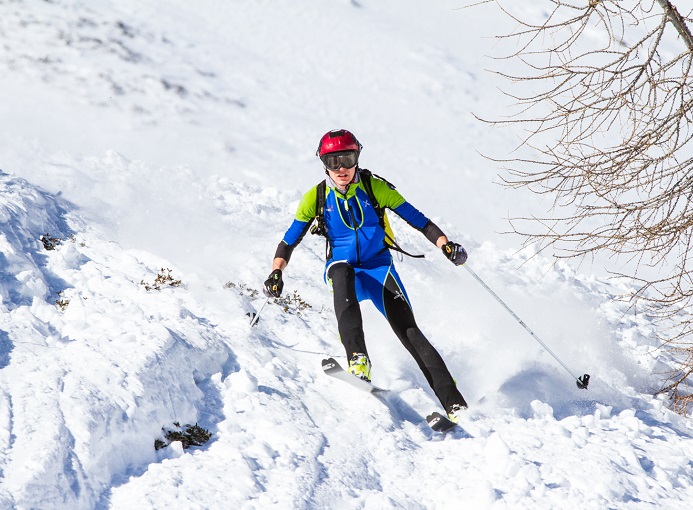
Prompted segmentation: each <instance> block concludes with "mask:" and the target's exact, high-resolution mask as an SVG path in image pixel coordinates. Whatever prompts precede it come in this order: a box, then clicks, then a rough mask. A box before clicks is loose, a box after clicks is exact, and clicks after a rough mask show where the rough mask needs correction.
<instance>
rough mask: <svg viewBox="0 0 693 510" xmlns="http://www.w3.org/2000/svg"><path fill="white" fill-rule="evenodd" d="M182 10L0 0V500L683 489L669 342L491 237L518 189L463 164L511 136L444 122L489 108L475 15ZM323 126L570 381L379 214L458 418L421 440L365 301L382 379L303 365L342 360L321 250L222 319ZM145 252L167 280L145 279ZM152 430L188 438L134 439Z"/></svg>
mask: <svg viewBox="0 0 693 510" xmlns="http://www.w3.org/2000/svg"><path fill="white" fill-rule="evenodd" d="M191 5H192V4H189V3H187V2H182V1H178V0H172V1H171V2H167V4H166V6H165V7H161V6H160V4H159V3H155V2H149V1H141V2H133V1H129V0H123V1H119V2H112V1H109V0H100V1H98V2H88V3H87V2H79V1H67V0H65V1H54V2H42V3H40V4H39V3H28V2H7V3H2V4H0V10H1V11H2V14H3V15H2V16H0V31H1V32H2V34H3V44H2V46H0V69H1V70H2V71H3V81H2V82H0V92H2V94H3V97H10V98H12V100H11V101H3V102H1V104H2V106H0V109H1V110H0V112H1V113H2V115H3V118H4V119H8V122H6V123H5V124H4V125H3V127H2V128H0V135H2V136H0V168H2V172H1V173H0V187H1V190H0V220H1V223H0V247H1V248H2V249H1V251H0V299H1V300H2V301H1V302H0V307H1V314H0V508H3V509H4V508H8V509H14V508H17V509H29V508H32V509H33V508H41V509H44V508H46V509H47V508H60V509H80V508H85V509H86V508H97V509H106V508H114V509H126V508H127V509H130V508H152V509H163V508H185V509H188V508H189V509H198V508H199V509H217V508H219V509H223V508H311V509H312V508H373V509H376V508H377V509H382V508H449V507H453V508H457V507H464V508H499V509H500V508H513V509H514V508H576V507H577V508H595V509H597V508H599V509H601V508H652V507H654V508H688V507H689V506H690V501H692V500H693V488H692V487H693V462H691V460H690V459H691V458H693V446H691V445H692V444H693V443H692V442H691V441H690V439H691V435H692V434H693V427H691V425H690V423H689V421H688V420H686V419H684V418H681V417H679V416H677V415H675V414H673V413H671V412H670V411H668V410H667V409H666V402H665V401H664V400H662V399H660V398H652V397H651V396H649V395H650V394H651V392H652V390H653V389H654V388H656V387H657V385H658V384H659V383H660V380H661V379H660V377H661V373H662V372H663V371H664V370H666V368H667V365H666V362H667V359H666V358H665V357H664V355H663V354H662V353H660V352H659V351H657V350H656V342H655V339H654V330H653V325H652V324H651V323H650V322H649V321H648V320H647V318H646V317H643V316H640V315H634V314H633V313H632V310H629V309H628V307H627V305H626V304H625V303H623V302H621V301H619V300H618V299H617V297H618V296H620V295H622V294H624V293H627V291H628V290H629V288H628V283H627V282H625V281H621V280H605V279H603V278H600V277H597V276H593V275H589V274H584V273H582V272H580V271H578V270H576V269H575V268H572V267H570V266H568V265H564V264H559V265H555V266H552V265H551V264H550V261H549V260H546V259H545V258H543V257H542V256H535V257H532V255H533V254H532V253H531V252H529V251H526V250H525V251H521V252H517V251H516V250H514V249H512V246H513V245H514V244H516V240H513V239H509V238H507V237H501V236H499V235H497V234H496V233H495V232H496V231H499V230H503V228H504V227H503V223H502V221H501V219H502V217H503V216H504V214H505V213H506V212H507V210H508V209H510V208H511V207H512V208H513V209H514V210H518V211H520V212H521V210H523V209H524V208H525V207H534V206H535V205H536V204H535V203H531V204H530V203H529V202H528V200H530V199H529V198H527V197H526V196H524V195H522V194H518V195H513V202H512V203H509V202H508V200H509V198H508V197H507V196H506V193H504V192H502V191H501V190H499V189H498V187H497V186H495V185H494V184H493V178H494V175H495V171H496V170H495V168H494V167H493V166H492V165H490V164H489V162H487V161H484V160H483V159H481V158H478V157H477V156H476V155H475V150H477V149H478V150H483V149H484V148H485V147H490V146H493V145H498V144H500V145H503V144H504V143H508V142H509V141H508V140H507V139H506V138H504V137H508V136H509V135H507V134H498V133H489V132H486V130H485V128H483V127H482V126H479V125H478V124H476V123H475V122H474V121H473V119H472V117H471V115H470V112H471V111H473V110H475V109H476V108H478V107H484V108H487V109H489V110H491V111H493V109H494V108H497V109H501V108H502V105H501V104H500V103H494V100H495V99H494V98H495V97H496V96H495V94H494V90H493V86H494V82H493V78H492V77H491V76H489V75H486V74H484V73H483V72H482V71H481V70H482V68H483V67H484V64H483V54H482V51H481V48H484V47H486V48H488V47H489V44H488V42H487V41H485V40H483V39H480V38H479V35H480V33H482V32H483V30H482V28H484V27H486V28H488V26H489V23H491V21H492V18H488V17H484V16H488V13H487V12H486V11H484V10H483V9H482V10H477V11H468V10H467V11H456V10H453V8H454V7H456V4H455V3H454V2H441V3H440V5H436V6H434V7H431V6H428V5H425V4H421V3H419V2H414V1H409V0H408V1H400V2H394V1H389V0H388V1H381V2H366V1H359V2H355V1H351V2H349V1H346V0H344V1H333V2H329V3H327V2H317V1H316V0H312V1H311V0H302V1H300V2H288V1H284V0H275V1H273V2H267V1H262V0H258V1H252V2H251V1H238V2H233V3H228V2H227V3H222V2H213V1H211V0H201V1H200V2H196V3H195V6H194V8H193V7H191ZM470 12H474V13H475V14H474V15H475V16H479V18H478V19H475V18H474V17H473V16H472V15H471V14H470ZM344 27H348V28H349V29H350V30H348V33H347V34H346V35H345V34H344V32H345V31H344V30H340V29H343V28H344ZM384 63H387V65H384ZM338 126H344V127H349V128H351V129H353V130H354V131H355V132H356V133H357V135H358V136H359V137H360V138H361V141H362V142H363V143H364V146H365V147H366V149H365V150H364V154H363V161H362V162H363V163H364V165H366V166H369V167H370V168H372V169H373V170H374V171H376V173H381V174H383V175H385V176H386V177H388V178H392V180H393V181H394V182H395V183H396V184H397V185H398V188H399V189H400V190H401V191H402V193H403V194H404V195H405V196H406V197H407V198H409V199H410V200H411V201H412V202H413V203H414V204H415V205H417V206H419V207H420V208H421V209H422V210H424V211H425V212H426V213H428V214H429V215H430V216H432V217H433V218H434V219H435V220H436V222H437V223H439V225H440V226H441V227H442V228H443V229H444V230H445V231H446V232H448V234H449V235H450V236H451V237H452V238H453V239H456V240H459V241H460V242H462V243H463V244H464V245H465V246H466V247H467V248H468V249H469V252H470V260H469V264H470V266H471V267H472V268H473V269H474V271H475V272H477V273H478V274H479V275H480V276H481V277H482V278H483V279H484V281H485V282H487V283H488V285H490V286H491V287H492V288H493V289H495V290H496V291H497V292H498V293H499V294H500V295H501V296H502V297H503V299H505V300H507V302H508V304H509V305H510V306H511V307H512V308H513V309H514V310H516V311H517V313H518V314H519V315H520V316H521V317H522V318H523V319H524V320H525V321H527V323H528V324H529V325H530V327H531V328H533V329H534V330H535V331H536V332H537V333H538V334H539V335H540V336H541V338H542V339H544V340H545V341H546V342H547V343H549V344H550V345H551V348H552V350H554V351H555V352H556V354H558V355H559V357H560V358H561V359H562V360H564V361H565V362H566V363H567V364H568V365H569V366H570V368H571V370H574V371H575V372H576V373H578V374H582V373H584V372H589V373H590V374H592V383H591V385H590V389H589V390H588V391H584V390H579V389H577V387H576V386H575V384H574V382H573V381H572V380H571V377H570V376H569V375H568V374H567V373H566V372H565V371H564V370H563V368H562V367H561V366H560V365H558V364H557V363H556V362H555V360H553V359H552V358H551V357H550V356H549V355H548V354H547V353H546V352H545V351H543V350H542V349H541V347H540V346H539V345H538V344H537V343H536V342H534V340H533V339H532V338H531V337H530V336H529V335H528V334H527V333H526V332H525V331H524V330H523V329H522V328H521V327H520V326H519V325H518V324H517V323H516V322H515V321H514V320H513V319H512V318H511V317H510V316H509V315H508V314H507V313H505V312H504V310H503V309H502V308H501V307H500V306H499V305H498V304H497V303H496V302H495V301H494V300H493V299H492V298H491V297H490V296H489V295H488V294H487V293H486V292H485V291H484V290H483V288H481V286H480V285H479V284H478V283H477V282H476V281H474V280H473V279H472V278H471V276H470V275H469V274H467V272H466V271H465V270H464V268H455V267H453V266H452V265H451V264H449V262H447V261H446V260H445V259H444V258H443V257H442V256H441V255H440V254H439V253H437V250H435V248H434V247H432V246H431V245H430V244H429V243H428V242H427V241H426V240H425V239H423V237H422V236H421V235H420V234H418V233H417V232H414V231H412V230H411V229H408V228H407V227H406V225H403V224H402V223H401V222H397V221H394V223H395V225H394V226H395V231H396V233H397V236H398V240H399V241H400V243H401V244H403V245H404V246H406V247H407V248H408V249H410V250H411V251H416V252H419V253H425V254H426V259H424V260H413V259H405V260H402V261H399V262H398V268H399V271H400V273H401V275H402V277H403V279H404V281H405V284H406V285H407V288H408V291H409V294H410V296H411V297H412V300H413V304H414V307H415V312H416V314H417V317H418V320H419V322H420V324H421V326H422V329H423V330H424V332H425V333H426V334H427V336H429V338H430V339H431V340H432V341H433V343H434V344H435V345H436V346H437V347H438V348H439V350H440V351H441V353H442V354H443V356H444V358H445V359H446V361H447V363H448V365H449V367H450V369H451V371H452V372H453V374H454V376H455V377H456V379H457V382H458V385H459V387H460V389H461V391H462V392H463V394H464V395H465V397H466V398H467V400H468V401H469V403H470V405H471V407H470V412H469V416H468V419H467V420H466V421H465V423H464V424H463V427H462V428H460V429H458V430H455V431H453V432H451V433H449V434H447V435H445V436H442V435H439V434H436V433H433V432H431V431H430V429H429V428H428V426H427V425H426V424H425V421H424V419H423V417H424V416H425V415H426V414H428V413H430V412H431V411H433V410H436V409H437V407H438V404H437V402H436V401H435V397H434V396H433V394H432V392H431V391H430V389H429V388H427V386H426V383H425V380H424V379H423V377H422V375H421V374H420V373H419V372H418V369H417V367H416V366H415V364H414V363H413V361H412V360H411V359H410V358H409V357H408V355H407V354H406V352H405V351H404V349H402V348H401V347H400V346H399V345H398V343H397V340H396V339H395V338H394V336H393V335H392V333H391V332H390V331H389V330H388V326H387V324H386V323H385V321H384V320H383V319H382V318H381V317H379V316H378V314H377V312H375V311H374V310H373V308H372V307H370V306H369V305H368V304H365V305H364V317H365V319H366V335H367V339H368V341H369V349H370V351H371V355H372V357H373V361H374V375H373V377H374V382H375V383H377V384H378V385H380V386H383V387H386V388H388V389H390V391H389V392H387V393H386V394H385V395H384V396H382V397H371V396H368V395H365V394H363V393H360V392H358V391H357V390H352V389H351V388H350V387H348V386H346V385H344V384H343V383H340V382H339V381H334V380H331V379H328V378H327V377H325V376H324V375H323V374H322V373H321V370H320V360H321V359H322V358H323V357H325V356H335V357H338V358H339V359H342V357H343V353H342V349H341V346H340V345H339V342H338V340H337V332H336V327H335V323H334V318H333V312H332V305H331V302H330V299H331V296H330V294H329V291H328V290H327V289H326V288H325V286H324V284H323V282H322V266H323V256H324V244H323V241H321V240H320V239H316V238H312V236H310V237H309V238H306V239H305V240H304V242H303V244H302V245H301V247H300V248H298V249H297V250H296V252H295V254H294V257H293V258H292V261H291V265H290V266H289V268H288V269H287V271H286V280H287V286H286V290H285V295H286V296H289V297H292V296H293V297H294V299H291V300H290V301H289V302H288V303H287V305H286V307H285V309H283V307H281V306H277V305H275V304H273V303H272V304H270V305H268V306H267V307H266V308H265V309H264V310H263V312H262V316H261V320H260V322H259V323H258V325H257V326H256V327H254V328H252V329H251V328H250V327H249V325H248V322H249V319H248V317H247V316H246V314H247V313H252V312H253V311H256V310H258V309H259V307H260V306H261V305H262V303H263V301H264V298H262V297H261V296H260V295H258V294H257V292H256V291H257V289H259V288H260V286H261V282H262V281H263V280H264V278H265V277H266V274H267V273H268V272H269V267H270V261H271V257H272V255H273V252H274V248H275V246H276V243H277V242H278V241H279V239H280V238H281V236H282V234H283V232H284V230H285V228H286V227H287V226H288V224H289V222H290V220H291V216H292V214H293V212H294V210H295V207H296V205H297V203H298V200H299V198H300V196H301V193H302V192H303V191H304V190H305V189H307V188H308V187H309V186H311V185H313V184H315V183H316V182H317V180H319V179H320V168H319V165H317V164H316V161H315V159H314V156H313V155H312V151H313V150H314V144H315V142H316V141H317V139H318V138H319V136H320V135H321V134H322V133H323V132H324V131H326V130H327V129H330V128H333V127H338ZM393 135H396V136H393ZM393 162H395V163H393ZM460 176H463V179H458V178H459V177H460ZM440 183H444V185H442V186H441V184H440ZM42 236H44V237H46V236H47V237H50V238H54V239H60V240H61V242H60V243H59V244H58V245H57V246H55V249H52V250H48V249H46V247H45V246H44V244H43V242H42V241H41V237H42ZM169 270H170V274H171V275H172V276H173V277H174V278H175V279H180V280H181V282H182V284H181V285H180V286H167V285H165V286H164V287H163V288H161V289H160V290H147V288H146V286H147V285H149V286H151V285H152V284H153V282H154V281H155V278H156V277H157V275H159V274H169V273H168V271H169ZM303 303H306V304H308V305H310V306H309V307H306V306H305V305H304V304H303ZM174 423H180V424H194V423H199V424H200V425H201V426H203V427H205V428H208V429H209V430H210V431H211V432H212V433H213V436H212V439H211V441H210V442H209V443H207V444H206V445H204V446H201V447H193V448H191V449H189V450H183V449H182V447H181V445H180V444H178V443H173V444H172V445H171V446H169V447H167V448H165V449H163V450H158V451H157V450H155V449H154V440H155V439H157V438H160V437H161V435H162V430H161V429H162V427H166V428H171V427H173V426H174V425H173V424H174Z"/></svg>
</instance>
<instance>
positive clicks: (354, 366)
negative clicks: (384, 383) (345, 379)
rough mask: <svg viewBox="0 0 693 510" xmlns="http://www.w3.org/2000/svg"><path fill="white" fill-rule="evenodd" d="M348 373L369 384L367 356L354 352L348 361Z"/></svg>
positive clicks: (369, 374)
mask: <svg viewBox="0 0 693 510" xmlns="http://www.w3.org/2000/svg"><path fill="white" fill-rule="evenodd" d="M348 371H349V373H350V374H353V375H355V376H356V377H358V378H359V379H363V380H364V381H368V382H371V360H369V359H368V355H366V354H363V353H360V352H355V353H354V354H353V355H352V356H351V359H350V360H349V369H348Z"/></svg>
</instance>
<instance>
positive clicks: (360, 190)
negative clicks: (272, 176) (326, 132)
mask: <svg viewBox="0 0 693 510" xmlns="http://www.w3.org/2000/svg"><path fill="white" fill-rule="evenodd" d="M356 175H357V177H356V179H355V182H353V183H352V184H350V185H349V187H348V189H347V191H346V192H345V193H342V192H341V191H339V190H338V189H337V187H336V186H335V185H334V183H333V182H332V181H331V179H329V177H328V179H327V188H326V192H325V208H324V219H325V227H326V231H327V239H328V253H327V261H326V263H327V265H328V266H329V265H330V264H331V263H332V262H336V261H344V262H348V263H349V264H351V265H353V266H354V267H377V266H379V265H383V264H389V263H390V261H391V255H390V252H389V249H388V248H389V247H390V243H391V240H392V239H393V237H394V236H393V234H392V231H391V229H390V226H389V222H388V221H387V216H385V222H384V227H383V226H381V224H380V220H379V218H378V215H377V213H376V210H375V208H374V207H373V205H372V204H371V201H370V198H369V197H368V193H367V192H366V189H365V188H364V185H363V182H362V180H361V179H360V178H359V175H358V171H357V174H356ZM370 183H371V188H372V191H373V195H374V197H375V199H376V200H377V201H378V204H379V205H380V207H381V208H383V209H385V208H387V209H390V210H392V211H394V212H395V213H396V214H397V215H398V216H400V217H401V218H403V219H404V220H405V221H406V222H407V223H409V224H410V225H411V226H412V227H414V228H415V229H417V230H419V231H421V232H422V233H423V234H424V235H425V236H426V237H427V238H428V239H429V240H430V241H431V242H433V243H434V244H435V242H436V240H437V239H438V237H440V236H441V235H443V233H442V231H441V230H440V229H439V228H438V227H437V226H436V225H435V224H433V223H432V222H431V221H430V220H429V219H428V218H427V217H426V216H425V215H424V214H423V213H422V212H421V211H419V210H418V209H416V208H415V207H414V206H412V205H411V204H410V203H409V202H407V201H406V200H405V199H404V197H403V196H402V195H401V194H400V193H399V192H398V191H397V190H396V189H394V188H393V187H391V186H390V185H389V184H388V183H387V182H385V181H383V180H381V179H378V178H374V177H373V178H371V179H370ZM317 188H318V187H317V185H316V186H314V187H313V188H311V189H310V190H309V191H308V192H307V193H306V194H305V195H303V198H302V199H301V202H300V203H299V205H298V209H297V211H296V217H295V218H294V221H293V223H292V224H291V226H290V227H289V229H288V230H287V231H286V233H285V234H284V238H283V239H282V241H281V242H280V243H279V246H278V247H277V252H276V254H275V257H281V258H283V259H285V260H286V261H288V260H289V258H290V257H291V253H292V251H293V249H294V248H295V247H296V246H297V245H298V244H299V243H300V242H301V240H302V239H303V237H304V236H305V235H306V233H307V232H308V230H309V229H310V226H311V224H312V223H313V220H314V219H315V216H316V211H317ZM388 238H389V240H388Z"/></svg>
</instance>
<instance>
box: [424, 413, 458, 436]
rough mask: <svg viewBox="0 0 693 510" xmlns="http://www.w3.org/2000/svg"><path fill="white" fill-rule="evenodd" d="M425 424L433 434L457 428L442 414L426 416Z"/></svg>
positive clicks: (455, 424)
mask: <svg viewBox="0 0 693 510" xmlns="http://www.w3.org/2000/svg"><path fill="white" fill-rule="evenodd" d="M426 422H427V423H428V426H429V427H431V429H433V430H434V431H435V432H447V431H448V430H450V429H453V428H455V427H456V426H457V423H455V422H454V421H451V420H449V419H448V418H447V417H445V416H443V415H442V414H440V413H438V412H435V413H432V414H429V415H428V416H426Z"/></svg>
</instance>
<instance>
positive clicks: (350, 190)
mask: <svg viewBox="0 0 693 510" xmlns="http://www.w3.org/2000/svg"><path fill="white" fill-rule="evenodd" d="M359 171H360V168H358V167H356V173H355V174H354V180H353V181H352V182H351V183H349V184H347V188H346V190H344V191H342V190H341V189H339V187H338V186H337V183H336V182H334V181H333V180H332V177H331V176H330V173H329V172H327V178H326V179H325V183H326V184H327V186H328V187H330V188H332V189H334V190H336V191H339V192H340V193H341V194H342V195H345V196H347V197H351V196H353V195H354V194H355V193H356V188H358V183H359V182H361V175H360V173H359Z"/></svg>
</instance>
